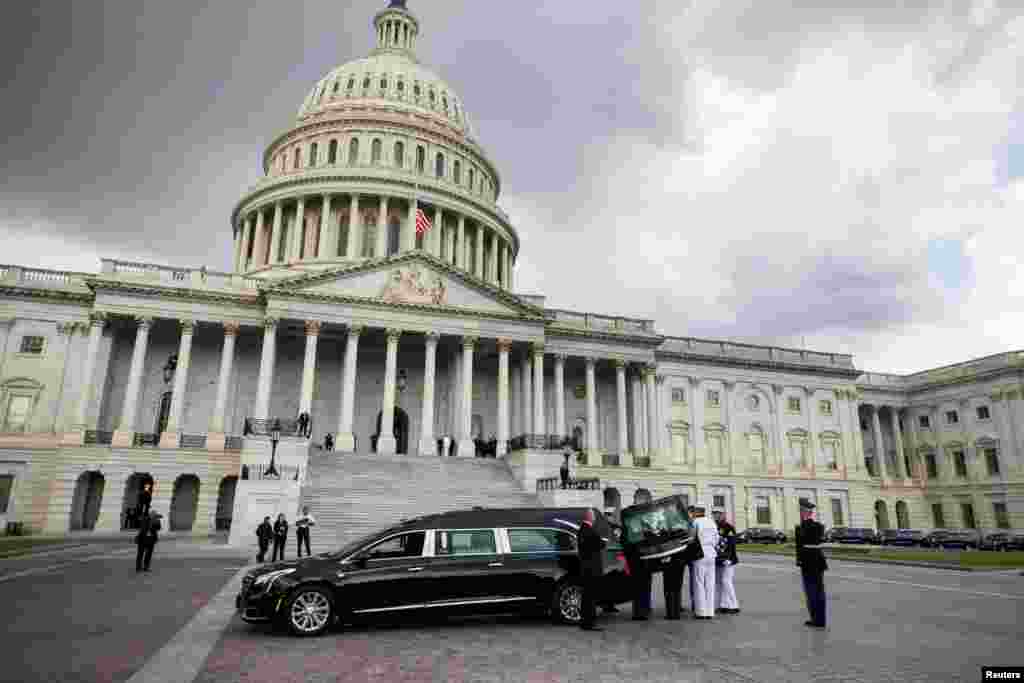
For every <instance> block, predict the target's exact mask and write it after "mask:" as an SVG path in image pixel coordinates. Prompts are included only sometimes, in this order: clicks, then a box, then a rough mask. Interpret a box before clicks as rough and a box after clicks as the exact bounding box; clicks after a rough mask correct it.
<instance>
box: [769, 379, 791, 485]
mask: <svg viewBox="0 0 1024 683" xmlns="http://www.w3.org/2000/svg"><path fill="white" fill-rule="evenodd" d="M785 391H786V388H785V387H784V386H781V385H778V384H773V385H772V392H773V395H774V397H775V441H776V444H777V445H776V456H777V458H778V462H777V463H776V467H777V468H778V473H779V474H782V473H783V472H785V471H786V469H787V468H786V449H787V446H788V445H789V444H787V443H786V425H785V423H784V420H785V414H786V405H785V401H786V395H785Z"/></svg>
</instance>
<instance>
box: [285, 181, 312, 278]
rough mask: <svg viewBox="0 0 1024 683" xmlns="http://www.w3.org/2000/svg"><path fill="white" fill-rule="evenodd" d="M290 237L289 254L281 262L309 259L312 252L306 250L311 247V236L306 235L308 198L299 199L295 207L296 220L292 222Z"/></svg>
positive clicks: (286, 247)
mask: <svg viewBox="0 0 1024 683" xmlns="http://www.w3.org/2000/svg"><path fill="white" fill-rule="evenodd" d="M290 237H291V243H292V244H291V247H290V248H289V247H288V246H287V245H286V246H285V249H286V250H287V251H288V253H287V254H285V255H284V256H282V257H281V261H283V262H285V263H288V262H289V261H298V260H299V259H307V258H309V252H310V250H309V249H307V248H306V247H307V246H310V240H309V235H307V234H306V198H305V197H303V196H300V197H299V199H298V203H297V204H296V206H295V220H294V221H292V234H291V235H290Z"/></svg>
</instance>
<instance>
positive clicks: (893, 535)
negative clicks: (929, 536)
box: [881, 529, 924, 547]
mask: <svg viewBox="0 0 1024 683" xmlns="http://www.w3.org/2000/svg"><path fill="white" fill-rule="evenodd" d="M881 537H882V538H881V541H882V543H881V544H882V545H898V546H904V547H914V546H919V545H921V541H922V540H924V532H923V531H917V530H915V529H885V530H883V531H882V532H881Z"/></svg>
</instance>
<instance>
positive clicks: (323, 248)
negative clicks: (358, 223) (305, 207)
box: [316, 194, 338, 259]
mask: <svg viewBox="0 0 1024 683" xmlns="http://www.w3.org/2000/svg"><path fill="white" fill-rule="evenodd" d="M321 201H322V204H321V206H320V239H319V240H317V245H316V257H317V258H318V259H325V258H334V257H335V255H337V253H338V246H337V245H338V239H337V238H336V237H335V236H334V229H333V226H334V223H333V221H331V195H329V194H325V195H324V196H323V199H322V200H321Z"/></svg>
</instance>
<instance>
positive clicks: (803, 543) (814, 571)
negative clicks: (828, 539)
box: [796, 500, 828, 628]
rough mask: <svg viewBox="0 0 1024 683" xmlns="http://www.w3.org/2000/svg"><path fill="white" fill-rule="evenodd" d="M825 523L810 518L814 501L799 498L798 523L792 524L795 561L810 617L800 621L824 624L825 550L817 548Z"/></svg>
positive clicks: (821, 538) (812, 624) (821, 539)
mask: <svg viewBox="0 0 1024 683" xmlns="http://www.w3.org/2000/svg"><path fill="white" fill-rule="evenodd" d="M824 537H825V527H823V526H822V525H821V524H820V523H818V522H816V521H814V504H813V503H811V502H810V501H808V500H801V501H800V526H798V527H797V528H796V565H797V566H798V567H800V574H801V575H802V577H803V584H804V596H805V597H806V598H807V611H808V612H809V613H810V615H811V618H810V619H809V620H808V621H806V622H804V623H805V624H806V625H808V626H813V627H815V628H825V570H826V569H828V564H827V563H826V562H825V553H824V552H823V551H822V549H821V544H822V541H823V539H824Z"/></svg>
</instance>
